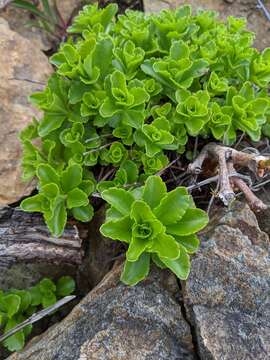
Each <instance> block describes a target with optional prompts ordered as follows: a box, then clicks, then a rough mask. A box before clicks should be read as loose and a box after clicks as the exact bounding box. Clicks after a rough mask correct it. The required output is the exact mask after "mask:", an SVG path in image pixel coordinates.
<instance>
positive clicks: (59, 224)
mask: <svg viewBox="0 0 270 360" xmlns="http://www.w3.org/2000/svg"><path fill="white" fill-rule="evenodd" d="M45 221H46V224H47V225H48V227H49V229H50V231H51V233H52V234H53V235H54V236H56V237H59V236H61V235H62V234H63V232H64V228H65V225H66V222H67V211H66V207H65V199H64V197H63V196H58V197H57V198H56V199H55V201H54V203H53V207H52V213H51V214H50V215H49V216H48V217H47V216H46V214H45Z"/></svg>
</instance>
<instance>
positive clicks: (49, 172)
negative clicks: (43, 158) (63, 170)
mask: <svg viewBox="0 0 270 360" xmlns="http://www.w3.org/2000/svg"><path fill="white" fill-rule="evenodd" d="M37 177H38V178H39V181H40V183H41V186H44V185H46V184H50V183H56V184H59V176H58V174H57V172H56V171H55V170H54V169H53V167H52V166H51V165H49V164H41V165H39V166H38V168H37Z"/></svg>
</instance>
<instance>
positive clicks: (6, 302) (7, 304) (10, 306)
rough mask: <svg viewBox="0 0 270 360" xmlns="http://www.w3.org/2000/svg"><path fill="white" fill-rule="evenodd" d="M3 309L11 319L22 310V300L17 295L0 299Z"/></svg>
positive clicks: (9, 295)
mask: <svg viewBox="0 0 270 360" xmlns="http://www.w3.org/2000/svg"><path fill="white" fill-rule="evenodd" d="M0 303H1V308H3V309H5V311H6V312H7V316H8V318H9V319H11V318H12V317H13V316H14V315H15V314H17V312H18V311H19V309H20V305H21V298H20V296H18V295H15V294H8V295H5V296H3V297H1V298H0Z"/></svg>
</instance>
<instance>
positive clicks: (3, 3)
mask: <svg viewBox="0 0 270 360" xmlns="http://www.w3.org/2000/svg"><path fill="white" fill-rule="evenodd" d="M11 2H12V0H0V9H2V8H3V7H5V6H6V5H7V4H9V3H11Z"/></svg>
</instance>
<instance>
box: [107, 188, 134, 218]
mask: <svg viewBox="0 0 270 360" xmlns="http://www.w3.org/2000/svg"><path fill="white" fill-rule="evenodd" d="M101 197H102V198H103V199H104V200H105V201H107V203H108V204H110V205H111V206H113V207H114V208H115V209H116V210H118V211H119V212H120V213H121V214H122V215H128V214H129V212H130V209H131V205H132V204H133V202H134V200H135V199H134V197H133V195H132V194H131V193H129V192H128V191H126V190H124V189H118V188H111V189H109V190H105V191H103V193H102V194H101Z"/></svg>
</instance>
